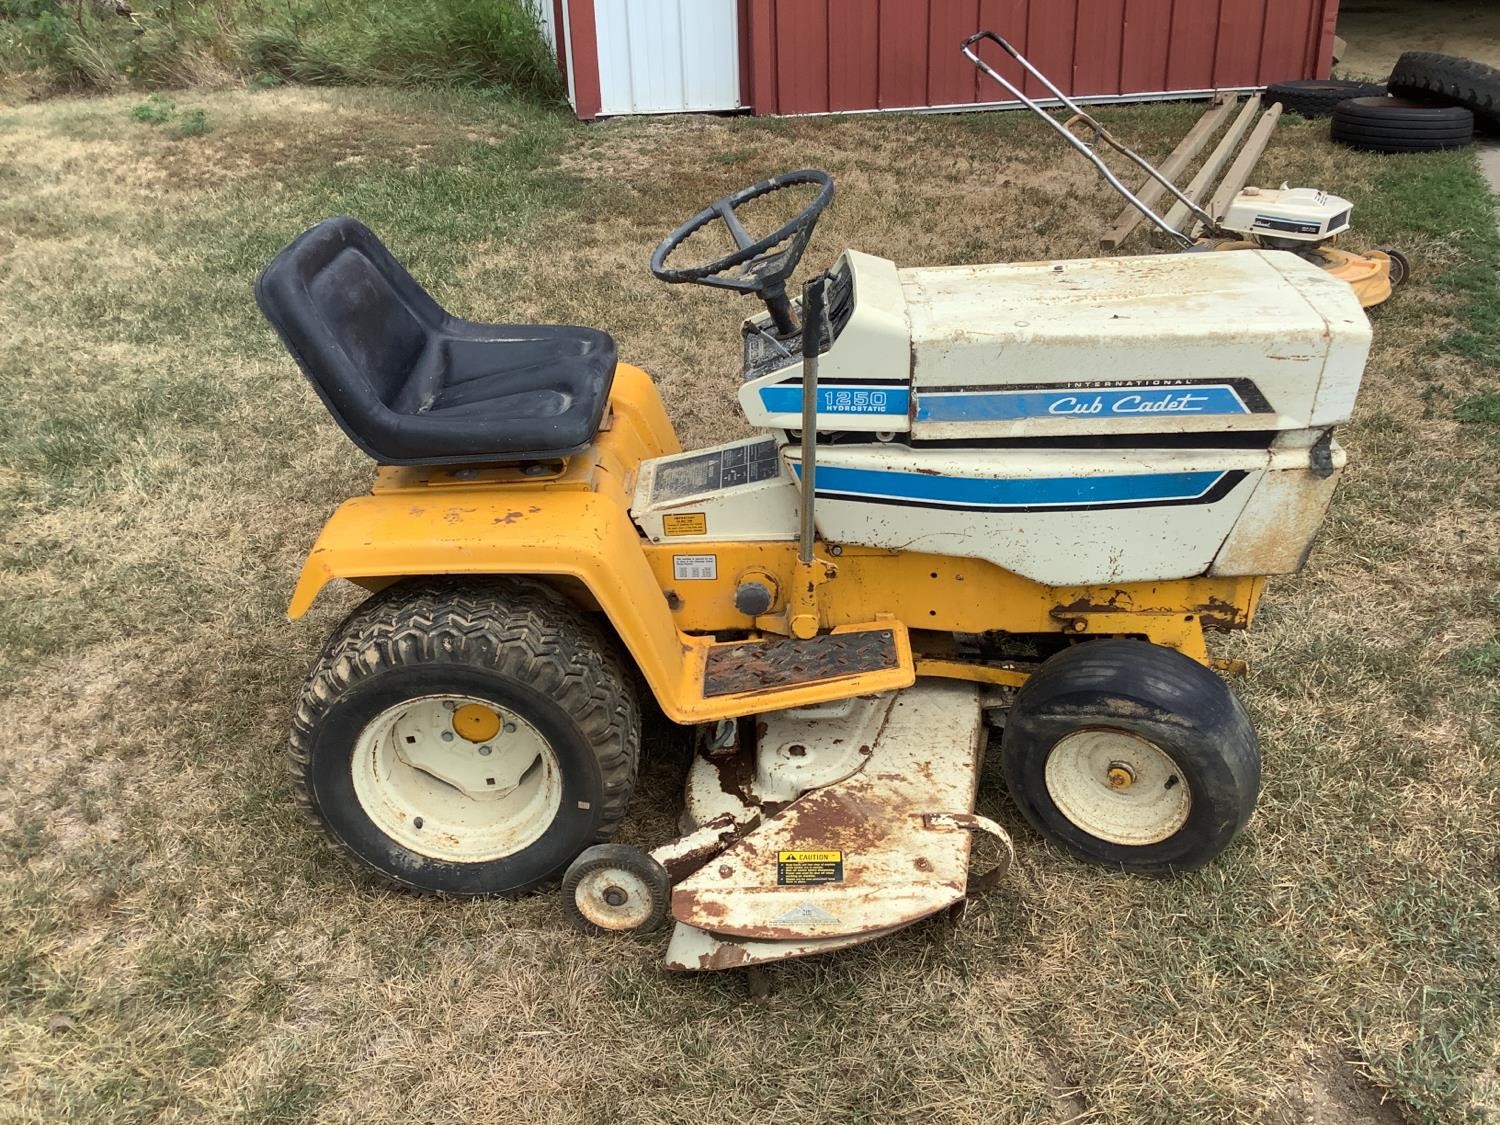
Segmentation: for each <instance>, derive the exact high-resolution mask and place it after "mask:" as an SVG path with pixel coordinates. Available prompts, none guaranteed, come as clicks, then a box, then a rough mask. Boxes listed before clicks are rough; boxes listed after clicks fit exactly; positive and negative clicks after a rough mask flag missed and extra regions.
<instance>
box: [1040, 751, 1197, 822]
mask: <svg viewBox="0 0 1500 1125" xmlns="http://www.w3.org/2000/svg"><path fill="white" fill-rule="evenodd" d="M1045 778H1046V782H1047V794H1048V796H1050V797H1051V798H1052V803H1053V804H1055V805H1056V806H1057V807H1058V809H1059V811H1061V812H1062V814H1063V815H1064V816H1065V817H1067V818H1068V819H1069V820H1071V821H1072V822H1073V823H1074V824H1076V825H1077V826H1078V827H1079V828H1081V829H1083V830H1084V831H1085V832H1087V833H1088V834H1089V835H1091V836H1097V837H1098V838H1099V839H1101V840H1106V841H1108V842H1109V843H1111V844H1125V845H1132V846H1137V847H1138V846H1141V845H1144V844H1157V843H1160V842H1161V841H1162V840H1165V839H1167V838H1168V837H1169V836H1171V835H1172V834H1173V833H1174V832H1176V831H1177V830H1178V829H1180V828H1181V827H1182V826H1183V824H1185V823H1186V822H1187V818H1188V810H1189V809H1190V808H1191V807H1192V800H1193V798H1192V793H1191V792H1190V791H1189V790H1188V786H1187V782H1186V781H1185V780H1184V779H1183V777H1182V771H1181V770H1179V769H1178V768H1177V763H1176V762H1174V761H1172V759H1171V758H1170V757H1169V756H1168V755H1167V754H1166V752H1165V751H1163V750H1162V749H1161V748H1160V747H1159V746H1157V745H1156V744H1155V743H1154V742H1151V741H1149V740H1147V739H1144V738H1142V737H1140V736H1139V735H1136V734H1131V733H1129V732H1128V731H1123V730H1112V729H1109V728H1104V727H1101V728H1096V729H1092V730H1080V731H1075V732H1074V733H1072V734H1070V735H1068V736H1067V737H1066V738H1064V739H1062V740H1061V741H1059V742H1058V744H1057V745H1056V746H1054V747H1053V748H1052V751H1051V753H1049V754H1048V755H1047V765H1046V770H1045Z"/></svg>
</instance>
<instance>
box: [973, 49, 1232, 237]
mask: <svg viewBox="0 0 1500 1125" xmlns="http://www.w3.org/2000/svg"><path fill="white" fill-rule="evenodd" d="M982 40H988V41H989V42H991V43H994V44H996V45H997V46H999V48H1000V49H1001V50H1002V51H1004V52H1005V53H1006V54H1007V55H1009V56H1010V57H1011V58H1012V59H1014V60H1015V61H1016V62H1017V63H1018V64H1019V65H1020V66H1021V68H1022V69H1023V70H1025V71H1026V73H1027V74H1029V75H1031V76H1032V77H1033V78H1035V79H1036V80H1037V81H1038V82H1040V83H1041V84H1042V85H1043V86H1045V87H1046V88H1047V89H1048V90H1049V91H1051V93H1052V96H1053V97H1055V98H1056V99H1057V100H1058V102H1059V103H1060V104H1061V105H1064V106H1066V107H1067V108H1068V109H1070V110H1072V111H1073V118H1072V119H1071V120H1070V121H1069V122H1068V123H1067V124H1064V123H1062V122H1060V121H1058V120H1057V118H1055V117H1053V116H1052V115H1051V114H1050V113H1048V112H1047V110H1046V108H1045V107H1044V106H1042V105H1041V104H1039V103H1038V102H1036V101H1035V100H1033V99H1032V98H1030V97H1028V96H1027V95H1026V94H1025V93H1024V92H1023V91H1022V90H1021V89H1020V88H1019V87H1018V86H1016V85H1015V84H1014V83H1013V82H1011V81H1010V79H1008V78H1006V77H1005V75H1003V74H1001V73H1000V72H999V71H997V70H996V69H995V68H994V67H992V66H990V64H989V63H987V62H985V61H984V60H983V59H982V58H980V57H979V54H978V52H977V51H976V50H975V49H974V48H975V44H977V43H979V42H980V41H982ZM963 53H964V57H965V58H966V59H968V60H969V61H970V62H971V63H973V64H974V65H975V66H976V67H977V68H978V69H979V70H980V72H981V73H983V74H987V75H988V76H989V77H990V78H992V79H994V81H995V82H997V83H998V84H999V85H1000V87H1001V88H1002V89H1004V90H1005V91H1007V92H1008V93H1009V94H1010V95H1011V96H1012V97H1014V98H1015V99H1016V100H1017V101H1019V102H1020V103H1021V104H1022V105H1024V106H1026V108H1027V109H1029V110H1031V111H1032V112H1033V113H1035V114H1036V115H1037V116H1038V117H1040V118H1041V119H1042V120H1043V121H1045V122H1046V123H1047V124H1048V125H1050V126H1051V127H1052V128H1053V129H1054V130H1056V131H1057V132H1058V133H1060V134H1061V135H1062V137H1063V139H1064V140H1065V141H1067V142H1068V144H1070V145H1072V146H1073V148H1075V149H1077V150H1078V151H1079V152H1080V153H1082V154H1083V157H1084V159H1086V160H1088V161H1089V162H1090V163H1091V164H1093V165H1094V167H1095V168H1097V169H1098V170H1099V174H1100V175H1101V176H1103V177H1104V178H1105V180H1106V181H1108V183H1109V185H1110V187H1112V188H1114V189H1115V191H1117V192H1119V193H1120V195H1121V196H1123V197H1124V198H1125V200H1126V201H1127V202H1129V203H1130V205H1131V206H1132V207H1134V208H1135V209H1136V210H1138V211H1139V212H1140V213H1141V214H1142V215H1144V216H1145V217H1146V218H1147V219H1149V220H1150V221H1151V223H1152V224H1153V225H1154V226H1155V227H1156V228H1157V229H1158V230H1160V231H1161V232H1162V234H1164V235H1165V236H1166V237H1168V238H1169V239H1171V240H1172V241H1173V242H1176V243H1177V244H1178V245H1180V246H1181V247H1182V248H1183V249H1188V248H1190V247H1191V246H1192V245H1193V240H1192V239H1191V238H1189V237H1188V236H1187V235H1185V234H1183V233H1182V232H1181V231H1179V230H1176V229H1174V228H1173V227H1172V226H1170V225H1169V224H1168V223H1167V220H1166V219H1164V218H1162V216H1161V215H1159V214H1157V213H1156V211H1154V210H1153V209H1152V208H1151V207H1149V206H1148V205H1147V204H1145V203H1143V202H1142V201H1141V200H1140V198H1139V197H1137V196H1136V194H1135V193H1134V192H1133V191H1131V190H1130V188H1128V187H1127V186H1126V185H1125V183H1124V182H1123V181H1122V180H1121V179H1120V177H1119V176H1117V175H1115V173H1114V172H1113V171H1112V170H1111V169H1110V167H1109V165H1108V164H1106V163H1105V162H1104V160H1103V158H1102V157H1100V155H1099V153H1098V152H1097V151H1096V148H1095V146H1097V145H1099V144H1105V145H1108V146H1109V147H1110V148H1112V149H1114V150H1115V151H1116V152H1118V153H1119V154H1120V155H1121V156H1123V157H1125V158H1126V159H1128V160H1130V161H1131V162H1132V163H1134V164H1135V165H1136V166H1137V167H1139V168H1140V169H1141V171H1143V172H1145V173H1146V175H1148V176H1150V177H1151V178H1152V179H1153V180H1155V181H1156V182H1157V183H1159V184H1161V185H1162V187H1163V188H1165V189H1166V190H1167V191H1169V192H1171V193H1172V195H1173V197H1174V198H1175V199H1176V200H1177V202H1178V203H1179V204H1180V205H1182V206H1184V207H1186V208H1187V209H1188V210H1189V211H1190V212H1191V213H1192V214H1193V215H1194V217H1196V218H1197V219H1198V220H1199V221H1200V222H1202V223H1203V225H1204V226H1205V227H1207V228H1209V229H1214V228H1215V226H1216V224H1215V223H1214V220H1213V218H1212V217H1211V216H1210V215H1209V214H1208V212H1207V211H1205V210H1203V208H1202V207H1200V206H1198V204H1197V203H1195V202H1193V200H1191V199H1190V198H1188V196H1186V195H1185V194H1183V192H1182V191H1181V189H1179V188H1178V187H1177V185H1176V184H1174V183H1173V182H1172V181H1171V180H1169V179H1167V177H1166V176H1164V175H1162V173H1161V172H1159V171H1158V170H1157V169H1156V167H1155V166H1154V165H1152V164H1151V162H1150V161H1148V160H1147V159H1146V158H1145V157H1143V156H1141V155H1140V154H1139V153H1137V152H1136V151H1134V150H1133V149H1131V148H1127V147H1126V146H1125V145H1123V144H1121V143H1120V142H1119V141H1118V140H1116V139H1115V138H1114V137H1113V136H1112V135H1111V134H1110V132H1109V130H1108V129H1106V128H1105V127H1104V126H1103V125H1101V124H1100V123H1099V121H1098V120H1097V119H1096V118H1095V117H1094V116H1093V115H1092V114H1090V113H1089V112H1088V111H1087V110H1085V109H1084V108H1083V107H1082V106H1080V105H1079V104H1078V103H1077V102H1075V101H1073V99H1072V98H1070V97H1068V95H1066V94H1064V93H1063V92H1062V91H1061V90H1059V89H1058V88H1057V86H1056V85H1055V84H1054V83H1053V81H1052V79H1050V78H1048V77H1047V76H1046V75H1045V74H1043V73H1042V72H1041V71H1040V70H1038V69H1037V68H1036V67H1035V66H1033V65H1032V64H1031V62H1030V60H1028V59H1027V58H1026V56H1025V55H1023V54H1021V52H1020V51H1018V50H1016V49H1015V48H1014V47H1012V46H1011V45H1010V44H1009V43H1007V42H1006V41H1005V40H1004V39H1002V38H1001V37H1000V36H999V35H996V34H995V33H994V32H993V31H980V32H976V33H975V34H973V35H971V36H969V37H968V38H967V39H965V40H964V41H963ZM1074 121H1081V122H1082V123H1083V124H1085V125H1087V126H1088V127H1089V129H1091V130H1092V131H1093V134H1094V139H1093V140H1092V141H1085V140H1083V139H1081V138H1080V137H1079V136H1078V135H1077V134H1076V133H1074V132H1073V130H1072V129H1071V128H1070V127H1069V126H1071V125H1072V123H1073V122H1074Z"/></svg>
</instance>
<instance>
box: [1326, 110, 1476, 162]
mask: <svg viewBox="0 0 1500 1125" xmlns="http://www.w3.org/2000/svg"><path fill="white" fill-rule="evenodd" d="M1332 135H1333V139H1334V140H1336V141H1338V142H1340V143H1341V144H1345V145H1348V146H1349V147H1350V148H1357V149H1362V150H1364V151H1366V152H1437V151H1440V150H1442V149H1449V148H1463V147H1464V146H1465V145H1470V144H1473V143H1474V115H1473V113H1471V112H1470V111H1469V110H1467V109H1465V108H1464V107H1463V106H1457V105H1435V104H1433V103H1431V102H1419V101H1412V100H1410V99H1408V98H1394V97H1381V98H1350V99H1349V100H1348V101H1345V102H1340V103H1339V104H1338V106H1336V107H1335V108H1334V111H1333V129H1332Z"/></svg>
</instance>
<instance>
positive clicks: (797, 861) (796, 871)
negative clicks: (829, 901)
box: [776, 852, 844, 887]
mask: <svg viewBox="0 0 1500 1125" xmlns="http://www.w3.org/2000/svg"><path fill="white" fill-rule="evenodd" d="M843 881H844V853H843V852H777V853H776V883H777V885H778V886H782V887H810V886H813V885H815V884H818V883H842V882H843Z"/></svg>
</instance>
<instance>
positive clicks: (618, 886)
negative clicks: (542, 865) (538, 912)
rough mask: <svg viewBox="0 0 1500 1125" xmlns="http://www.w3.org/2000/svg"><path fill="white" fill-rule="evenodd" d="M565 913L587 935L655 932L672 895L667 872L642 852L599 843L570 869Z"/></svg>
mask: <svg viewBox="0 0 1500 1125" xmlns="http://www.w3.org/2000/svg"><path fill="white" fill-rule="evenodd" d="M562 894H563V909H564V910H566V911H567V913H568V918H569V919H570V920H571V921H572V923H573V924H574V925H575V926H577V927H578V928H579V929H580V930H582V931H583V932H584V933H586V934H608V933H627V932H629V931H631V930H654V929H656V928H657V927H658V926H660V925H661V924H662V922H663V921H665V919H666V917H667V906H668V904H669V902H670V899H671V896H672V881H671V879H670V878H669V877H668V876H667V869H666V868H665V867H663V866H662V865H661V864H660V863H658V862H657V861H656V860H654V859H652V858H651V857H650V856H649V855H647V854H646V853H645V852H643V851H641V850H640V849H639V848H632V847H628V846H627V845H625V844H595V845H594V846H593V847H592V848H589V849H587V850H586V851H584V853H583V854H582V855H580V856H579V857H578V858H577V859H575V860H574V861H573V862H572V864H571V865H570V866H569V867H568V870H567V873H566V874H565V875H564V876H563V881H562Z"/></svg>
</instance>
